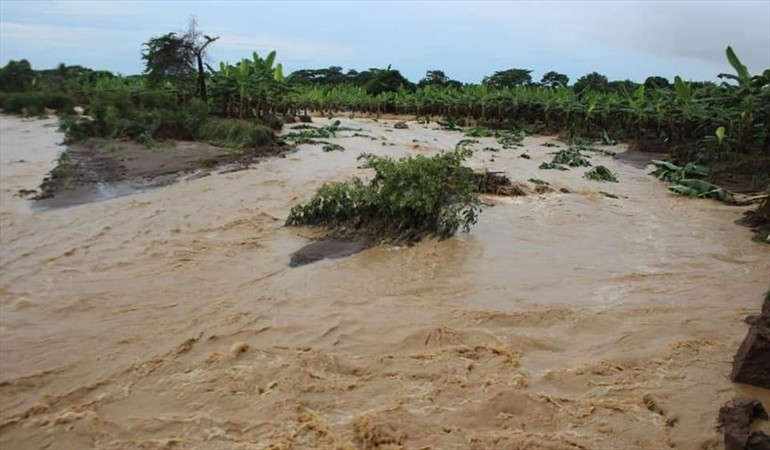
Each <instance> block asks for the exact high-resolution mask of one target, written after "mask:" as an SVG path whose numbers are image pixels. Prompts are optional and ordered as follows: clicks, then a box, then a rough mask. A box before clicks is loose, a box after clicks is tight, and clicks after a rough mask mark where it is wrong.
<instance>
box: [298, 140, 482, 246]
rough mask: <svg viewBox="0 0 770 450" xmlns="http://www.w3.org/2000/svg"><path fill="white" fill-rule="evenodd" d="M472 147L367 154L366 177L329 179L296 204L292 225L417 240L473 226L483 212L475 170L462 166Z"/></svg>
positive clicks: (340, 233)
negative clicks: (432, 152)
mask: <svg viewBox="0 0 770 450" xmlns="http://www.w3.org/2000/svg"><path fill="white" fill-rule="evenodd" d="M471 154H472V152H471V151H470V150H455V151H451V152H442V153H439V154H437V155H435V156H433V157H426V156H423V155H418V156H409V157H406V158H401V159H399V160H394V159H392V158H389V157H381V156H375V155H371V154H364V155H361V157H359V159H360V160H362V161H363V165H362V168H367V169H373V170H374V173H375V174H374V177H373V178H372V179H371V180H370V181H369V182H365V181H364V180H362V179H360V178H357V177H356V178H353V179H352V180H350V181H347V182H336V183H327V184H325V185H323V186H322V187H321V188H320V189H319V190H318V191H317V192H316V194H315V195H314V196H313V197H312V198H311V199H310V200H309V201H308V202H307V203H305V204H301V205H297V206H295V207H294V208H292V210H291V212H290V214H289V217H288V219H287V220H286V225H289V226H298V225H312V226H319V227H322V228H325V229H327V230H329V231H330V232H331V234H332V235H335V236H344V237H368V238H374V239H376V240H378V241H381V242H392V243H413V242H416V241H419V240H420V239H422V238H423V237H426V236H435V237H438V238H448V237H451V236H453V235H454V234H455V233H457V232H458V231H460V230H462V231H469V230H470V227H471V225H473V224H475V223H476V220H477V218H478V214H479V212H480V211H481V206H480V200H479V198H478V195H477V193H476V190H477V187H476V180H475V178H474V176H473V172H472V171H471V170H470V169H468V168H466V167H464V166H462V162H463V161H464V160H465V159H466V158H468V157H469V156H470V155H471Z"/></svg>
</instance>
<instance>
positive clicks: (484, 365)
mask: <svg viewBox="0 0 770 450" xmlns="http://www.w3.org/2000/svg"><path fill="white" fill-rule="evenodd" d="M316 122H323V121H321V120H316ZM46 124H48V122H46V121H21V120H19V119H15V118H9V117H2V118H1V119H0V168H1V169H2V170H1V171H0V176H1V177H2V178H1V181H2V183H1V185H2V186H1V189H0V191H1V192H0V195H1V196H0V200H1V205H0V206H2V208H0V230H1V233H0V244H1V245H0V447H2V448H9V449H10V448H14V449H16V448H46V447H47V448H100V449H118V448H126V449H129V448H131V449H133V448H250V449H252V448H253V449H267V448H273V449H278V448H287V449H288V448H368V449H372V448H398V447H399V446H403V447H404V448H415V449H417V448H434V449H452V448H458V449H459V448H463V449H464V448H479V449H482V448H483V449H487V448H501V449H510V448H608V449H609V448H673V447H677V448H720V447H721V445H722V444H721V442H720V436H719V434H718V433H717V431H716V429H715V426H716V417H717V413H718V410H719V407H720V406H721V405H722V404H724V403H725V401H727V400H728V399H729V398H732V397H733V396H734V395H736V394H741V395H749V396H752V397H755V398H759V399H760V400H761V401H763V402H764V404H765V407H766V408H768V407H770V397H769V396H768V392H767V391H766V390H762V389H757V388H753V389H749V388H744V387H740V386H737V385H733V384H731V383H730V382H729V380H728V374H729V372H730V362H731V359H732V355H733V353H734V352H735V349H736V348H737V347H738V345H739V344H740V341H741V340H742V338H743V336H744V334H745V332H746V329H747V326H746V325H745V324H744V323H743V322H742V319H743V317H744V316H746V315H748V314H751V313H756V312H757V311H758V308H759V305H760V304H761V298H762V296H763V295H764V292H765V291H766V290H767V289H768V285H769V283H770V275H769V274H770V253H768V247H767V246H766V245H765V244H761V243H757V242H753V241H751V239H750V238H751V233H750V231H749V230H747V229H745V228H742V227H740V226H737V225H735V224H734V223H733V222H734V220H735V219H737V218H739V217H740V216H741V213H742V211H743V210H744V208H739V207H730V206H725V205H721V204H719V203H716V202H713V201H709V200H702V201H700V200H689V199H685V198H681V197H676V196H673V195H671V194H669V193H668V192H667V190H666V188H665V186H663V185H662V184H660V183H659V182H658V181H657V180H655V179H653V178H652V177H650V176H648V175H647V172H648V171H649V169H648V170H641V169H638V168H636V167H633V166H631V165H628V164H623V163H621V162H619V161H617V160H613V159H612V158H609V157H605V156H599V155H596V156H593V158H592V159H593V160H594V161H595V162H599V163H601V164H604V165H605V166H607V167H609V168H610V169H611V170H612V171H614V172H616V173H617V174H618V177H619V179H620V180H621V182H620V183H618V184H614V183H612V184H600V183H594V182H591V181H587V180H585V179H583V178H582V174H583V173H584V171H585V170H584V169H577V170H576V169H573V170H570V171H568V172H559V171H542V170H538V169H537V166H538V165H539V164H540V163H541V162H543V161H546V160H550V158H551V156H550V155H548V152H550V151H553V150H555V149H552V148H547V147H543V146H542V144H543V143H544V142H545V141H547V140H548V138H545V137H528V138H527V139H525V144H526V147H525V148H523V149H516V150H515V151H511V152H506V151H501V152H499V153H496V154H494V155H493V154H489V153H484V152H477V154H476V156H474V158H475V159H474V160H473V161H472V165H474V166H475V167H484V166H486V167H489V168H490V169H492V170H505V171H506V172H507V173H508V174H509V175H510V176H511V179H513V180H527V179H529V178H539V179H543V180H546V181H549V182H551V183H552V184H553V185H554V186H555V187H556V188H557V189H556V191H557V192H555V193H549V194H545V195H540V196H528V197H517V198H507V199H496V198H491V197H490V198H486V199H485V202H487V203H490V204H491V205H493V206H488V207H486V208H485V209H484V211H483V213H482V215H481V216H480V219H479V223H478V224H477V225H476V226H475V227H474V228H473V229H472V231H471V232H470V233H468V234H463V235H459V236H458V237H456V238H453V239H449V240H445V241H441V242H437V241H433V240H429V241H425V242H422V243H420V244H418V245H416V246H413V247H409V248H394V247H376V248H371V249H368V250H365V251H362V252H360V253H357V254H354V255H352V256H349V257H347V258H342V259H333V260H324V261H319V262H316V263H314V264H310V265H306V266H302V267H297V268H289V267H288V265H287V263H288V255H290V254H291V253H293V252H295V251H296V250H298V249H299V248H301V247H302V246H304V245H305V244H307V243H308V242H309V240H308V237H312V232H311V231H309V230H301V229H300V230H297V229H288V228H284V227H283V226H282V225H283V220H284V218H285V217H286V215H287V214H288V212H289V209H290V208H291V207H292V206H293V205H295V204H296V203H297V202H299V201H302V200H304V199H307V198H309V196H310V195H312V193H313V192H314V191H315V189H316V188H317V187H318V186H320V185H321V184H322V183H323V182H324V181H329V180H343V179H346V178H348V177H349V176H351V175H353V174H358V175H362V176H366V175H367V172H365V171H361V170H359V169H357V168H356V167H357V161H356V157H357V156H358V155H359V154H361V153H362V152H372V153H378V154H389V155H393V156H399V155H405V154H419V153H423V154H431V153H433V152H435V151H437V150H438V149H441V148H451V147H453V146H454V144H455V143H456V142H457V141H458V140H460V139H462V135H461V134H459V133H452V132H445V131H440V130H434V129H433V127H428V128H423V127H422V126H421V125H418V124H416V123H414V122H410V123H409V126H410V129H408V130H394V131H390V132H389V131H386V129H391V127H392V121H380V122H379V123H375V122H373V121H368V120H364V121H350V120H343V125H348V126H352V127H355V128H358V127H363V128H364V129H365V133H367V134H370V135H373V136H375V137H377V138H384V139H385V140H384V141H381V140H378V141H372V140H370V139H368V138H352V137H348V138H346V137H339V138H337V139H334V140H333V141H334V142H337V143H339V144H341V145H343V146H345V147H346V151H344V152H332V153H324V152H323V151H322V150H321V148H320V146H301V148H300V150H299V151H298V152H297V153H295V154H293V155H290V156H288V157H287V158H285V159H278V158H276V159H272V160H268V161H265V162H263V163H262V164H259V165H257V166H254V167H253V168H252V169H250V170H246V171H241V172H235V173H229V174H219V175H217V174H215V175H212V176H209V177H205V178H200V179H196V180H191V181H180V182H179V183H177V184H174V185H171V186H168V187H164V188H162V189H155V190H152V191H149V192H144V193H140V194H136V195H132V196H125V197H120V198H115V199H112V200H109V201H105V202H99V203H90V204H84V205H78V206H74V207H71V208H67V209H57V210H50V211H45V212H33V211H31V210H30V208H29V204H28V203H27V202H26V201H25V200H23V199H20V198H18V197H16V196H15V194H16V193H17V192H18V191H19V190H20V189H34V188H36V187H37V185H38V184H39V182H40V180H41V179H42V178H43V176H44V175H45V173H46V172H47V171H48V170H50V168H51V167H52V160H53V159H54V157H55V156H56V153H57V152H58V151H59V150H60V147H57V146H56V145H55V144H56V143H57V142H59V141H60V140H61V136H60V135H59V134H58V133H57V132H56V131H55V129H53V128H47V127H46V126H45V125H46ZM414 139H417V140H418V141H419V142H417V143H415V142H413V140H414ZM482 141H483V142H482V144H481V146H480V148H483V147H484V146H486V145H494V141H493V140H491V139H482ZM381 142H385V143H386V145H384V146H383V145H382V144H381ZM390 143H393V144H395V145H394V146H391V145H388V144H390ZM614 150H616V151H622V150H623V148H622V147H620V146H618V147H615V148H614ZM522 151H526V152H527V153H528V154H530V155H531V159H530V160H525V159H522V158H519V157H518V155H519V153H521V152H522ZM492 158H494V162H492V161H491V159H492ZM561 187H567V188H569V190H570V191H571V192H572V193H569V194H564V193H560V192H558V188H561ZM600 190H601V191H606V192H610V193H612V194H615V195H618V196H619V197H620V198H619V199H612V198H608V197H606V196H604V195H602V194H599V193H598V191H600Z"/></svg>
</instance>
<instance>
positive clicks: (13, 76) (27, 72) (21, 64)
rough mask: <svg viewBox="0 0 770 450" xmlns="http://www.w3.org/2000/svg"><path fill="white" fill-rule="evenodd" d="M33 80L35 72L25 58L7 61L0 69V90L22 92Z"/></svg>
mask: <svg viewBox="0 0 770 450" xmlns="http://www.w3.org/2000/svg"><path fill="white" fill-rule="evenodd" d="M34 80H35V72H34V71H33V70H32V65H30V63H29V61H27V60H26V59H22V60H20V61H8V64H6V65H5V67H3V68H2V69H0V91H5V92H24V91H26V90H28V89H29V88H30V87H31V86H32V84H33V83H34Z"/></svg>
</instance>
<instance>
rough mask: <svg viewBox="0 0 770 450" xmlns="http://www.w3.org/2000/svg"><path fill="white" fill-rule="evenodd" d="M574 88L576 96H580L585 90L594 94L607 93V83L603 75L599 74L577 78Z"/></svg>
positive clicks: (593, 73)
mask: <svg viewBox="0 0 770 450" xmlns="http://www.w3.org/2000/svg"><path fill="white" fill-rule="evenodd" d="M574 88H575V93H576V94H580V93H582V92H583V91H585V90H586V89H590V90H592V91H594V92H607V91H609V81H608V80H607V77H606V76H605V75H602V74H600V73H599V72H591V73H589V74H586V75H583V76H582V77H580V78H578V80H577V81H576V82H575V86H574Z"/></svg>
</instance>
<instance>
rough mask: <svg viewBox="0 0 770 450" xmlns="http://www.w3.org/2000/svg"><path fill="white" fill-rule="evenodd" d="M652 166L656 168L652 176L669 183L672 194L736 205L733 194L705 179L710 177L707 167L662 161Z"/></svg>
mask: <svg viewBox="0 0 770 450" xmlns="http://www.w3.org/2000/svg"><path fill="white" fill-rule="evenodd" d="M652 164H654V165H655V167H656V169H655V171H654V172H652V175H654V176H655V177H657V178H658V179H660V180H662V181H665V182H667V183H669V186H668V189H669V190H670V191H671V192H675V193H677V194H680V195H684V196H687V197H691V198H713V199H716V200H719V201H721V202H724V203H735V197H734V195H733V193H732V192H730V191H728V190H727V189H724V188H722V187H719V186H717V185H715V184H713V183H709V182H708V181H706V180H705V179H704V178H705V177H707V176H708V169H707V168H706V167H703V166H700V165H697V164H694V163H688V164H686V165H685V166H678V165H676V164H674V163H671V162H668V161H660V160H653V161H652Z"/></svg>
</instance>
